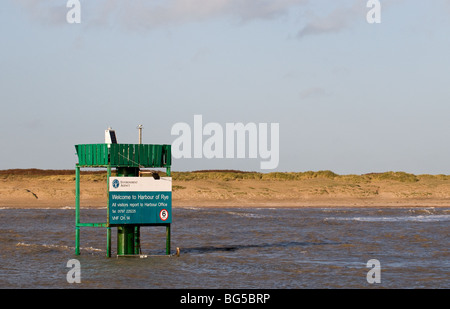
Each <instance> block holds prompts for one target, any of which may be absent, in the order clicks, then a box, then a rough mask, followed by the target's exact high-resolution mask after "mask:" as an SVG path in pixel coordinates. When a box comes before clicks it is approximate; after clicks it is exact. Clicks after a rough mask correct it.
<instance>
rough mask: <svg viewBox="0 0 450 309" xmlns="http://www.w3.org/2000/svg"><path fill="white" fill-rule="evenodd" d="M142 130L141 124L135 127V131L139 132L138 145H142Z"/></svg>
mask: <svg viewBox="0 0 450 309" xmlns="http://www.w3.org/2000/svg"><path fill="white" fill-rule="evenodd" d="M142 128H143V126H142V124H140V125H138V126H137V127H136V129H138V130H139V144H142Z"/></svg>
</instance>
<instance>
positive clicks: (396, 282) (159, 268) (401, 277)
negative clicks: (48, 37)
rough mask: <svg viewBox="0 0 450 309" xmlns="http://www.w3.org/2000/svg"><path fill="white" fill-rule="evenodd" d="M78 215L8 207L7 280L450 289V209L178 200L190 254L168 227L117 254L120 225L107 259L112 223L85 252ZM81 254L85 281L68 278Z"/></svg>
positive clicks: (2, 262) (89, 239)
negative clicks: (168, 239) (374, 267)
mask: <svg viewBox="0 0 450 309" xmlns="http://www.w3.org/2000/svg"><path fill="white" fill-rule="evenodd" d="M81 215H82V218H81V221H82V222H104V221H106V210H104V209H82V211H81ZM74 216H75V213H74V210H73V209H38V210H29V209H22V210H20V209H0V288H73V287H76V288H83V287H86V288H276V289H278V288H280V289H281V288H283V289H286V288H376V287H383V288H450V255H449V251H448V248H449V247H450V246H449V237H448V236H449V231H450V229H449V226H450V209H449V208H398V209H395V208H369V209H362V208H338V209H337V208H277V209H274V208H273V209H270V208H258V209H254V208H229V209H227V208H174V210H173V218H174V219H173V223H172V251H175V248H176V247H179V248H180V249H181V255H180V256H179V257H174V256H172V257H167V256H164V252H165V228H163V227H142V228H141V246H142V253H143V254H147V255H149V256H148V257H147V258H143V259H140V258H117V257H115V249H116V246H115V242H116V237H115V234H116V230H115V229H113V230H112V231H113V233H112V234H113V257H112V258H106V229H105V228H88V227H85V228H81V255H80V256H76V255H75V254H74V251H75V248H74V245H75V227H74V221H75V218H74ZM73 258H76V259H78V260H79V261H80V265H81V283H80V284H69V283H68V282H67V280H66V275H67V272H68V271H69V270H70V268H68V267H67V266H66V265H67V262H68V260H70V259H73ZM370 259H377V260H378V261H379V262H380V265H381V272H380V273H381V283H374V284H369V283H368V282H367V279H366V276H367V273H368V271H369V270H370V268H368V267H367V262H368V261H369V260H370Z"/></svg>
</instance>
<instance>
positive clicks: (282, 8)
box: [96, 0, 307, 30]
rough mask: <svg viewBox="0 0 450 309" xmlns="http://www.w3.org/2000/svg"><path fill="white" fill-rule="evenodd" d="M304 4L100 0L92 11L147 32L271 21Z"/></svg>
mask: <svg viewBox="0 0 450 309" xmlns="http://www.w3.org/2000/svg"><path fill="white" fill-rule="evenodd" d="M305 3H307V0H277V1H273V0H254V1H253V0H251V1H249V0H165V1H148V0H147V1H146V0H135V1H120V2H119V1H117V0H114V1H111V0H107V1H106V0H103V1H99V2H97V4H96V10H97V11H98V16H101V18H102V19H103V20H105V19H111V17H112V18H113V19H114V22H117V23H120V25H122V26H124V27H126V28H128V29H132V30H136V29H141V30H147V29H154V28H157V27H161V26H167V25H177V24H183V23H189V22H202V21H207V20H211V19H216V18H232V19H234V20H236V21H238V22H240V23H245V22H248V21H252V20H257V19H263V20H267V19H274V18H277V17H279V16H282V15H286V14H287V13H288V11H289V10H290V9H291V8H293V7H298V6H302V5H304V4H305Z"/></svg>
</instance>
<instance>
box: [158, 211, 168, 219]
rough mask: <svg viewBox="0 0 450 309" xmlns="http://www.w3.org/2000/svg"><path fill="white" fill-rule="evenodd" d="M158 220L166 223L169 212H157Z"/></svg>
mask: <svg viewBox="0 0 450 309" xmlns="http://www.w3.org/2000/svg"><path fill="white" fill-rule="evenodd" d="M159 218H160V219H161V220H163V221H166V220H167V219H169V212H168V211H167V210H166V209H162V210H161V211H160V212H159Z"/></svg>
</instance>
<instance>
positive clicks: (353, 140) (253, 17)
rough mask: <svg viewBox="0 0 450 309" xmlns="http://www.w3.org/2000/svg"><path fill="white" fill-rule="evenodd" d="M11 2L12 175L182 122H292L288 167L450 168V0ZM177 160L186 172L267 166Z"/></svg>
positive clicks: (6, 88)
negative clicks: (373, 13)
mask: <svg viewBox="0 0 450 309" xmlns="http://www.w3.org/2000/svg"><path fill="white" fill-rule="evenodd" d="M380 2H381V4H382V9H381V24H369V23H367V21H366V14H367V12H368V11H369V8H367V7H366V3H367V1H365V0H347V1H345V0H344V1H332V0H316V1H312V0H309V1H308V0H279V1H275V0H274V1H269V0H217V1H214V0H166V1H144V0H135V1H118V0H115V1H112V0H109V1H106V0H97V1H86V0H85V1H83V0H81V1H80V3H81V23H80V24H68V23H67V21H66V14H67V12H68V10H69V9H68V8H67V7H66V3H67V1H65V0H47V1H43V0H42V1H36V0H17V1H12V0H6V1H2V3H1V4H0V7H1V9H0V40H1V43H0V46H1V47H0V55H1V57H0V104H1V107H2V109H1V110H2V111H1V113H0V142H1V144H2V147H0V169H10V168H43V169H71V168H74V165H75V163H76V162H77V158H76V155H75V148H74V145H75V144H87V143H102V142H103V141H104V130H105V129H106V128H107V127H108V126H111V127H112V128H113V129H115V130H116V133H117V136H118V140H119V142H121V143H137V140H138V131H137V129H136V126H137V125H138V124H142V125H143V126H144V131H143V140H144V143H149V144H151V143H156V144H159V143H161V144H162V143H167V144H170V143H172V142H173V141H174V140H175V139H176V136H172V135H171V134H170V133H171V128H172V126H173V125H174V124H175V123H178V122H186V123H189V124H191V125H193V117H194V115H202V116H203V121H204V123H207V122H217V123H220V124H223V125H225V123H227V122H233V123H236V122H243V123H249V122H252V123H279V125H280V161H279V165H278V168H277V169H276V171H307V170H332V171H334V172H336V173H339V174H351V173H355V174H361V173H370V172H384V171H391V170H392V171H405V172H411V173H418V174H421V173H429V174H441V173H444V174H450V163H448V161H449V158H450V130H449V129H450V125H449V124H448V123H449V115H450V86H449V74H450V61H449V56H448V55H450V35H449V29H450V18H449V17H450V1H448V0H431V1H418V0H384V1H383V0H382V1H380ZM259 162H260V160H259V159H179V160H175V162H174V165H173V170H198V169H242V170H255V171H258V170H259Z"/></svg>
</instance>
